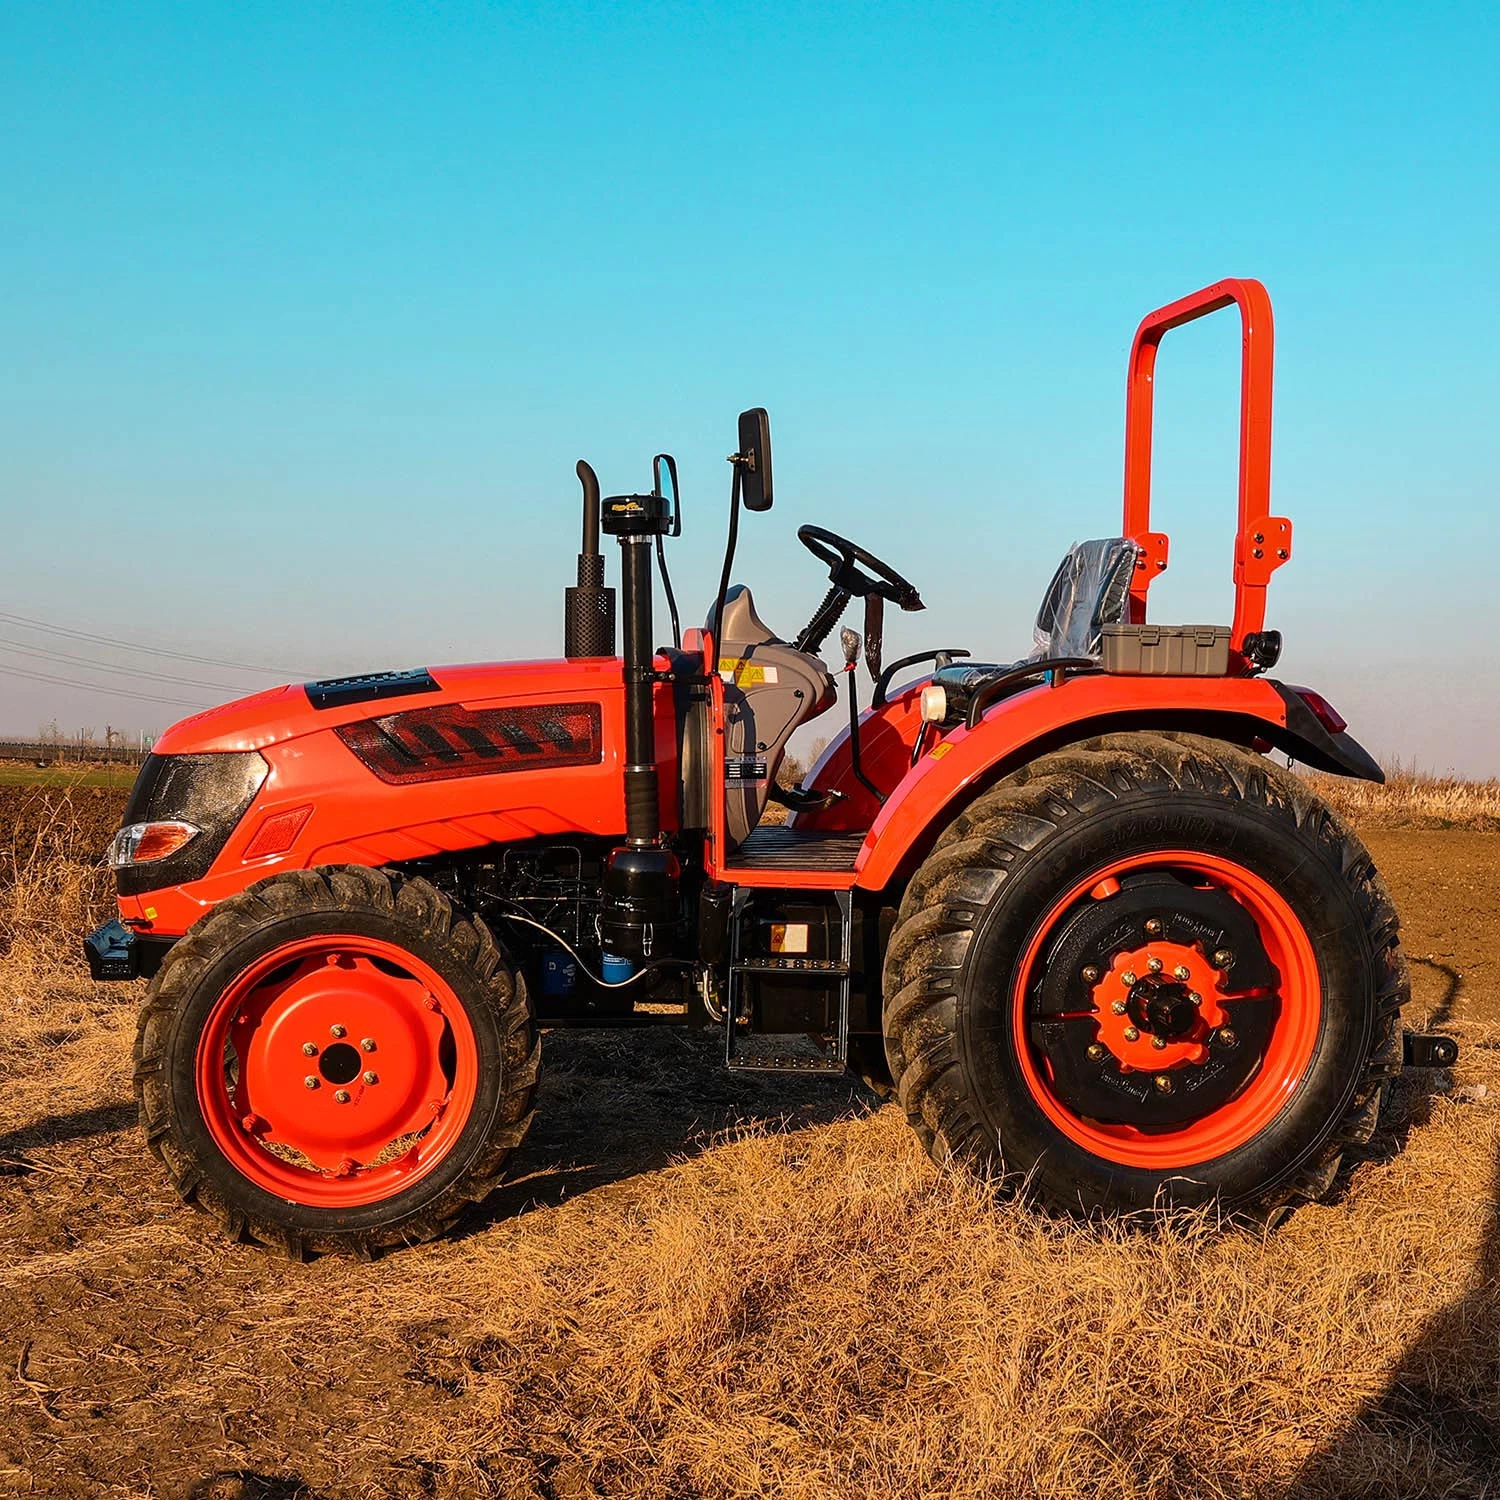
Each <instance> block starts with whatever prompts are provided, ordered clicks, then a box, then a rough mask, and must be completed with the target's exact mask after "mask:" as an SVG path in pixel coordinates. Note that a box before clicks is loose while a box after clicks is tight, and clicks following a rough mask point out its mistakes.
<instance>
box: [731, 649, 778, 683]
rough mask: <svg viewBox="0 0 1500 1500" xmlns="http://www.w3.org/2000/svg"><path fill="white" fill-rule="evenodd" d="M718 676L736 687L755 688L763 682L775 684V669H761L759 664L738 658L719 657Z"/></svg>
mask: <svg viewBox="0 0 1500 1500" xmlns="http://www.w3.org/2000/svg"><path fill="white" fill-rule="evenodd" d="M719 676H720V677H722V678H723V679H724V681H725V682H732V683H734V684H735V686H736V687H755V686H757V685H758V684H760V683H763V682H775V681H776V680H777V679H776V668H775V667H763V666H761V664H760V663H759V662H755V661H746V660H745V659H744V658H743V657H740V656H721V657H720V658H719Z"/></svg>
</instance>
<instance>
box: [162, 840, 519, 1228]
mask: <svg viewBox="0 0 1500 1500" xmlns="http://www.w3.org/2000/svg"><path fill="white" fill-rule="evenodd" d="M135 1060H136V1067H135V1086H136V1098H137V1101H138V1103H139V1106H140V1117H141V1125H142V1127H143V1129H144V1130H145V1133H146V1139H147V1141H148V1143H149V1144H150V1147H151V1149H152V1151H153V1152H154V1153H155V1154H156V1155H157V1157H158V1158H160V1160H161V1161H162V1163H163V1164H164V1165H165V1166H166V1168H167V1171H168V1174H169V1175H170V1177H171V1179H172V1182H173V1184H174V1185H175V1187H176V1189H177V1191H178V1193H179V1194H180V1196H181V1197H182V1198H183V1199H184V1200H185V1201H187V1202H189V1203H191V1204H193V1205H194V1206H195V1207H197V1208H199V1209H201V1210H203V1211H204V1212H205V1213H208V1214H209V1215H211V1216H212V1217H213V1218H215V1219H217V1220H218V1221H219V1223H220V1224H221V1225H222V1226H223V1227H224V1228H225V1229H226V1230H228V1231H229V1232H230V1233H231V1234H233V1235H234V1236H235V1237H237V1238H243V1239H248V1240H253V1241H257V1242H260V1243H262V1244H267V1245H272V1246H276V1247H278V1248H281V1249H283V1250H285V1251H286V1252H287V1253H288V1254H289V1255H292V1256H294V1257H298V1258H300V1257H302V1256H304V1255H306V1254H308V1253H309V1252H314V1251H328V1250H332V1251H341V1252H345V1253H352V1254H356V1255H360V1256H369V1255H371V1254H374V1253H376V1252H378V1251H380V1250H382V1249H386V1248H388V1247H390V1246H394V1245H399V1244H413V1243H417V1242H419V1241H422V1240H429V1239H432V1238H434V1237H436V1236H437V1235H439V1234H441V1233H442V1232H443V1231H444V1230H445V1229H446V1228H447V1227H448V1226H449V1225H450V1224H451V1223H452V1222H453V1220H454V1219H456V1218H457V1217H458V1215H459V1214H460V1213H461V1212H462V1211H463V1209H464V1208H465V1207H467V1206H468V1205H469V1204H470V1203H472V1202H477V1201H478V1200H480V1199H482V1198H484V1197H485V1196H486V1195H487V1194H488V1193H490V1192H491V1191H492V1190H493V1189H494V1187H495V1186H496V1185H497V1183H498V1182H499V1179H500V1176H501V1173H502V1170H503V1168H504V1164H505V1160H506V1158H507V1157H508V1156H509V1154H510V1152H511V1150H512V1149H513V1148H514V1147H515V1146H517V1145H519V1144H520V1141H521V1138H522V1136H523V1135H524V1134H525V1132H526V1128H527V1126H528V1125H529V1123H530V1117H531V1116H530V1111H531V1099H532V1095H533V1093H534V1091H535V1086H536V1079H537V1073H538V1065H539V1060H540V1048H539V1044H538V1041H537V1037H536V1033H535V1029H534V1027H533V1024H532V1019H531V1015H530V1009H529V1006H528V1003H527V997H526V991H525V987H524V984H523V982H522V981H521V980H520V978H519V977H518V976H517V975H516V974H515V973H513V971H512V970H511V968H510V967H509V966H508V965H507V964H506V962H505V960H504V958H503V957H502V955H501V953H500V950H499V948H498V947H497V945H496V943H495V940H494V938H493V937H492V936H491V935H490V932H489V930H488V929H487V928H486V927H485V926H484V924H483V923H482V922H480V921H478V920H477V919H476V918H474V917H472V916H469V915H467V914H465V913H463V912H461V911H459V910H458V909H456V908H455V907H454V906H453V904H452V903H451V902H450V901H449V900H448V898H447V897H446V896H444V895H443V894H442V893H441V892H439V891H438V890H437V889H436V888H434V887H433V886H432V885H430V884H429V883H428V882H427V881H425V880H420V879H413V878H408V877H405V876H402V875H399V874H397V873H395V872H392V871H386V870H371V869H366V868H364V867H361V866H355V865H349V866H330V867H327V868H320V869H316V870H303V871H297V872H293V873H288V874H284V875H277V876H273V877H271V878H270V879H267V880H262V881H260V882H258V883H257V884H255V885H253V886H251V887H249V888H248V889H247V890H246V891H244V892H242V893H241V894H240V895H237V896H234V897H231V898H230V899H228V900H226V901H223V902H221V903H220V904H219V905H218V906H216V907H215V908H214V909H213V910H212V911H211V912H210V913H209V914H208V915H207V916H205V917H204V918H203V919H202V920H201V921H200V922H198V923H197V925H196V926H194V928H193V929H192V930H191V931H190V932H189V933H188V934H187V936H186V937H184V938H183V939H182V940H181V941H180V942H179V943H177V944H176V945H175V946H174V947H173V948H172V950H171V952H170V953H169V954H168V956H167V959H166V961H165V962H164V963H163V965H162V967H161V969H160V971H159V972H158V974H157V976H156V978H155V979H154V981H153V982H152V985H151V989H150V992H149V994H148V996H147V1000H146V1005H145V1008H144V1010H143V1011H142V1014H141V1019H140V1025H139V1030H138V1033H137V1038H136V1053H135Z"/></svg>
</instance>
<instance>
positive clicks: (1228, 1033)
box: [1219, 1026, 1240, 1047]
mask: <svg viewBox="0 0 1500 1500" xmlns="http://www.w3.org/2000/svg"><path fill="white" fill-rule="evenodd" d="M1239 1043H1240V1039H1239V1038H1238V1037H1237V1036H1236V1035H1235V1034H1234V1032H1233V1031H1232V1030H1231V1029H1230V1028H1229V1027H1228V1026H1221V1027H1220V1028H1219V1044H1220V1045H1221V1046H1224V1047H1237V1046H1239Z"/></svg>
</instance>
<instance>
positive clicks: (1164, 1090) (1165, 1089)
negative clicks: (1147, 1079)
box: [1155, 1073, 1172, 1094]
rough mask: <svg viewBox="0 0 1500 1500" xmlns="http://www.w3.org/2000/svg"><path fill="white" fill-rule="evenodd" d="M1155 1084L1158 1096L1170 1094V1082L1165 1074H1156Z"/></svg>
mask: <svg viewBox="0 0 1500 1500" xmlns="http://www.w3.org/2000/svg"><path fill="white" fill-rule="evenodd" d="M1155 1083H1156V1092H1157V1093H1158V1094H1170V1093H1171V1092H1172V1080H1171V1079H1170V1078H1168V1077H1167V1075H1166V1074H1165V1073H1158V1074H1157V1075H1156V1078H1155Z"/></svg>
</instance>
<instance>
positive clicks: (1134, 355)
mask: <svg viewBox="0 0 1500 1500" xmlns="http://www.w3.org/2000/svg"><path fill="white" fill-rule="evenodd" d="M1231 305H1234V306H1237V307H1238V308H1239V310H1240V325H1241V329H1242V338H1241V349H1242V353H1241V360H1240V492H1239V530H1238V532H1237V534H1236V536H1235V543H1234V623H1233V626H1232V627H1231V633H1230V641H1229V644H1230V648H1231V650H1232V652H1233V653H1234V660H1235V662H1236V664H1237V665H1238V666H1239V667H1240V669H1242V670H1243V669H1244V666H1245V658H1244V654H1243V653H1244V644H1245V637H1246V636H1248V635H1251V634H1253V633H1255V632H1258V631H1259V630H1261V629H1262V627H1263V626H1264V625H1265V621H1266V584H1267V583H1268V582H1269V580H1270V577H1271V574H1272V573H1274V572H1275V571H1276V569H1277V568H1279V567H1280V566H1281V565H1282V563H1284V562H1286V561H1287V559H1288V558H1289V557H1290V556H1291V555H1292V523H1291V522H1290V521H1289V520H1287V518H1286V517H1285V516H1273V515H1272V514H1271V367H1272V363H1273V359H1274V351H1275V334H1274V330H1273V326H1272V320H1271V299H1270V297H1269V295H1268V294H1267V292H1266V289H1265V287H1263V286H1262V285H1261V284H1260V282H1258V281H1253V280H1251V279H1250V278H1248V277H1244V278H1241V277H1229V278H1227V279H1226V280H1224V281H1216V282H1214V284H1213V285H1212V286H1206V287H1204V288H1203V289H1202V290H1201V291H1197V292H1193V293H1191V294H1190V295H1189V296H1186V297H1183V298H1181V299H1180V300H1179V301H1176V302H1170V303H1168V304H1167V306H1165V307H1159V308H1157V310H1156V311H1155V312H1153V313H1148V314H1147V315H1146V316H1145V318H1143V319H1142V320H1141V325H1140V327H1139V328H1137V329H1136V331H1135V342H1134V343H1133V344H1132V345H1131V348H1130V368H1129V372H1128V375H1127V379H1126V387H1125V525H1124V534H1125V535H1126V536H1128V537H1129V538H1130V539H1131V540H1132V541H1134V542H1135V544H1136V545H1137V546H1138V547H1139V548H1140V549H1141V553H1142V555H1141V557H1140V558H1139V559H1138V560H1137V563H1136V574H1135V577H1134V579H1133V580H1132V582H1131V588H1130V619H1131V621H1132V622H1133V623H1135V624H1140V623H1141V622H1143V621H1144V620H1145V618H1146V590H1147V589H1148V588H1150V586H1151V581H1152V579H1154V578H1156V577H1157V576H1158V575H1159V574H1160V573H1162V572H1163V571H1165V569H1166V566H1167V534H1166V533H1165V532H1164V531H1152V530H1151V408H1152V396H1153V392H1154V388H1153V384H1152V382H1153V377H1154V374H1155V369H1156V351H1157V348H1158V346H1159V345H1160V343H1161V341H1162V337H1163V335H1165V334H1166V333H1167V332H1168V330H1170V329H1173V328H1180V327H1181V326H1182V325H1183V324H1184V323H1191V322H1193V321H1194V319H1196V318H1202V317H1206V316H1207V315H1208V314H1209V313H1211V312H1217V311H1219V309H1220V308H1224V307H1229V306H1231Z"/></svg>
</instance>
